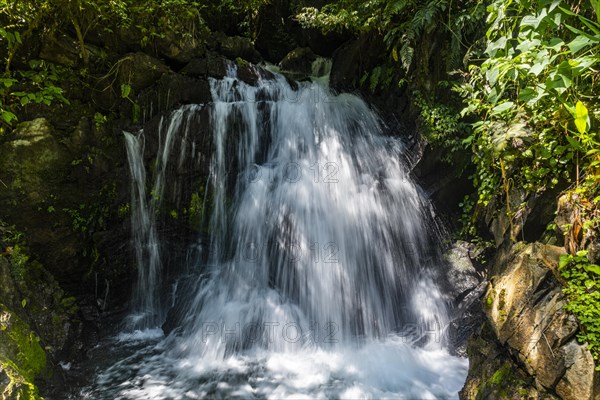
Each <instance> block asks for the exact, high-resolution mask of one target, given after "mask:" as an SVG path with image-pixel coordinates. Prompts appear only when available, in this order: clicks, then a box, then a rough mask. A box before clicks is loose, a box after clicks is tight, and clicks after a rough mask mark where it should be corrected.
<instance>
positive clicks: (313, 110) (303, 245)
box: [82, 70, 467, 399]
mask: <svg viewBox="0 0 600 400" xmlns="http://www.w3.org/2000/svg"><path fill="white" fill-rule="evenodd" d="M211 88H212V96H213V105H212V108H211V116H212V126H213V132H214V146H213V147H214V155H213V162H212V167H211V178H212V187H213V196H212V197H213V199H214V204H213V207H212V209H213V214H212V217H211V222H210V227H211V233H212V238H213V241H212V243H211V258H210V261H209V266H206V267H204V268H206V269H205V270H204V273H203V274H202V275H201V276H200V277H198V278H197V282H196V284H195V286H194V285H192V287H195V289H194V290H193V291H192V292H191V293H183V294H178V295H179V296H186V297H187V303H186V304H187V311H186V313H185V315H183V316H182V318H181V321H182V326H181V327H180V328H179V329H177V330H176V331H175V332H174V333H173V334H171V335H170V336H169V337H166V338H157V337H156V330H146V331H144V332H139V333H134V334H128V335H121V336H120V338H119V339H120V342H117V343H116V346H117V347H118V348H123V347H124V348H125V349H127V348H130V349H134V350H131V351H129V353H130V354H132V355H130V356H128V357H125V358H123V359H122V360H121V361H118V362H117V363H115V364H114V365H111V366H110V367H109V368H107V369H105V370H104V371H103V372H101V373H100V374H99V375H98V377H97V379H96V381H95V382H94V384H93V385H91V386H90V387H89V388H86V389H85V390H84V391H83V392H82V395H83V397H84V398H93V399H116V398H119V399H196V398H203V397H211V398H214V397H217V398H278V399H279V398H352V399H355V398H411V399H415V398H418V399H425V398H455V397H457V392H458V390H460V388H461V386H462V384H463V383H464V379H465V377H466V373H467V361H466V360H464V359H459V358H456V357H452V356H450V355H449V354H448V351H447V350H446V347H445V346H446V341H445V333H446V330H445V328H446V325H447V323H448V310H447V309H446V305H445V302H444V299H443V296H442V293H441V292H440V290H439V288H438V286H437V285H436V284H435V281H436V273H435V271H436V268H437V265H436V261H435V260H436V257H435V255H436V250H435V246H436V244H435V243H434V240H435V234H434V232H433V231H434V228H435V227H434V226H432V225H431V223H430V216H429V215H428V211H427V210H428V209H429V207H428V204H427V201H426V200H425V199H424V198H423V197H422V196H421V194H420V192H419V189H418V187H417V186H416V185H415V184H414V183H413V182H412V181H411V179H410V177H409V175H408V170H407V166H406V165H405V163H404V162H403V160H404V157H405V156H404V153H403V152H404V149H403V146H402V144H401V142H400V141H399V140H396V139H393V138H389V137H385V136H384V135H383V134H382V133H381V128H380V123H379V121H378V119H377V117H376V116H375V115H374V114H373V113H372V111H371V110H370V109H369V108H368V106H367V105H366V104H365V103H364V102H363V101H362V100H360V99H359V98H357V97H355V96H352V95H347V94H343V95H339V96H334V95H332V94H331V93H329V92H328V91H327V90H326V89H324V88H322V87H321V86H319V85H315V84H308V83H305V84H300V87H299V88H298V90H297V91H295V90H293V89H292V88H291V87H290V86H289V85H288V83H287V82H286V81H285V79H284V78H282V77H280V76H279V77H277V79H276V80H275V81H260V82H259V83H258V84H257V86H249V85H246V84H245V83H243V82H241V81H238V80H237V79H236V78H235V71H233V70H232V71H230V76H228V77H226V78H224V79H222V80H215V81H213V82H211ZM172 118H176V115H175V116H174V117H172ZM127 138H128V141H130V140H132V139H131V137H129V136H128V137H127ZM165 143H168V140H167V141H166V142H165ZM162 154H163V157H167V156H168V146H167V145H165V146H164V152H163V153H162ZM165 154H166V155H165ZM130 160H131V158H130ZM163 165H164V164H163ZM132 175H133V172H132ZM159 175H160V173H159ZM163 175H164V174H163ZM133 176H135V175H133ZM163 179H164V178H163ZM156 187H159V188H160V185H158V184H157V183H155V188H156ZM125 352H126V353H127V351H125Z"/></svg>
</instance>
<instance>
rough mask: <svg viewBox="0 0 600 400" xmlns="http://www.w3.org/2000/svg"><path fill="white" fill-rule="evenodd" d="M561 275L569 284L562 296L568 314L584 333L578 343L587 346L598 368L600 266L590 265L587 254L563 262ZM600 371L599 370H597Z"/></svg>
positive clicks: (567, 257) (568, 256)
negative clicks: (572, 316) (565, 297)
mask: <svg viewBox="0 0 600 400" xmlns="http://www.w3.org/2000/svg"><path fill="white" fill-rule="evenodd" d="M559 268H560V274H561V276H562V277H563V278H564V279H565V280H566V285H565V287H564V288H563V293H565V294H566V295H567V298H568V304H567V305H566V306H565V307H564V308H565V310H566V311H568V312H570V313H572V314H574V315H575V316H576V317H577V319H578V320H579V323H580V324H581V329H580V331H579V333H578V334H577V339H578V340H579V341H580V342H581V343H587V347H588V349H589V350H590V352H591V353H592V356H593V357H594V360H596V364H598V363H599V362H600V266H599V265H596V264H591V263H590V262H589V260H588V258H587V251H579V252H577V254H576V255H571V254H569V255H563V256H561V258H560V264H559ZM596 370H600V366H597V367H596Z"/></svg>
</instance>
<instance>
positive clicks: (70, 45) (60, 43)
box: [40, 35, 80, 68]
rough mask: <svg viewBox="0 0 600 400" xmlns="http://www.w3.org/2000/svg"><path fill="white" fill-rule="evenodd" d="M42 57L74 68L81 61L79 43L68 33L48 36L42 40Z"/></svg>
mask: <svg viewBox="0 0 600 400" xmlns="http://www.w3.org/2000/svg"><path fill="white" fill-rule="evenodd" d="M40 58H41V59H42V60H46V61H50V62H53V63H55V64H59V65H64V66H65V67H70V68H73V67H75V66H76V65H77V64H78V63H79V59H80V57H79V45H78V43H77V41H76V40H75V39H73V38H71V37H68V36H66V35H59V36H50V37H46V38H44V40H42V48H41V50H40Z"/></svg>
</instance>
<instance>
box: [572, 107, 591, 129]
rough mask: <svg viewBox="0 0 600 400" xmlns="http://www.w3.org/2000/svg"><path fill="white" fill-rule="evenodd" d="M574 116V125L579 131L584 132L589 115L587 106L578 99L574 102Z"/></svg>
mask: <svg viewBox="0 0 600 400" xmlns="http://www.w3.org/2000/svg"><path fill="white" fill-rule="evenodd" d="M574 117H575V126H576V127H577V130H578V131H579V133H581V134H584V133H585V132H587V129H588V124H589V115H588V110H587V108H586V107H585V105H584V104H583V103H582V102H581V101H578V102H577V104H575V115H574Z"/></svg>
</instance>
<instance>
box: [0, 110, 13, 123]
mask: <svg viewBox="0 0 600 400" xmlns="http://www.w3.org/2000/svg"><path fill="white" fill-rule="evenodd" d="M0 116H2V119H3V120H4V122H6V123H7V124H10V123H11V122H12V121H15V120H16V119H17V116H16V115H15V114H13V113H11V112H10V111H6V110H2V111H0Z"/></svg>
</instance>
